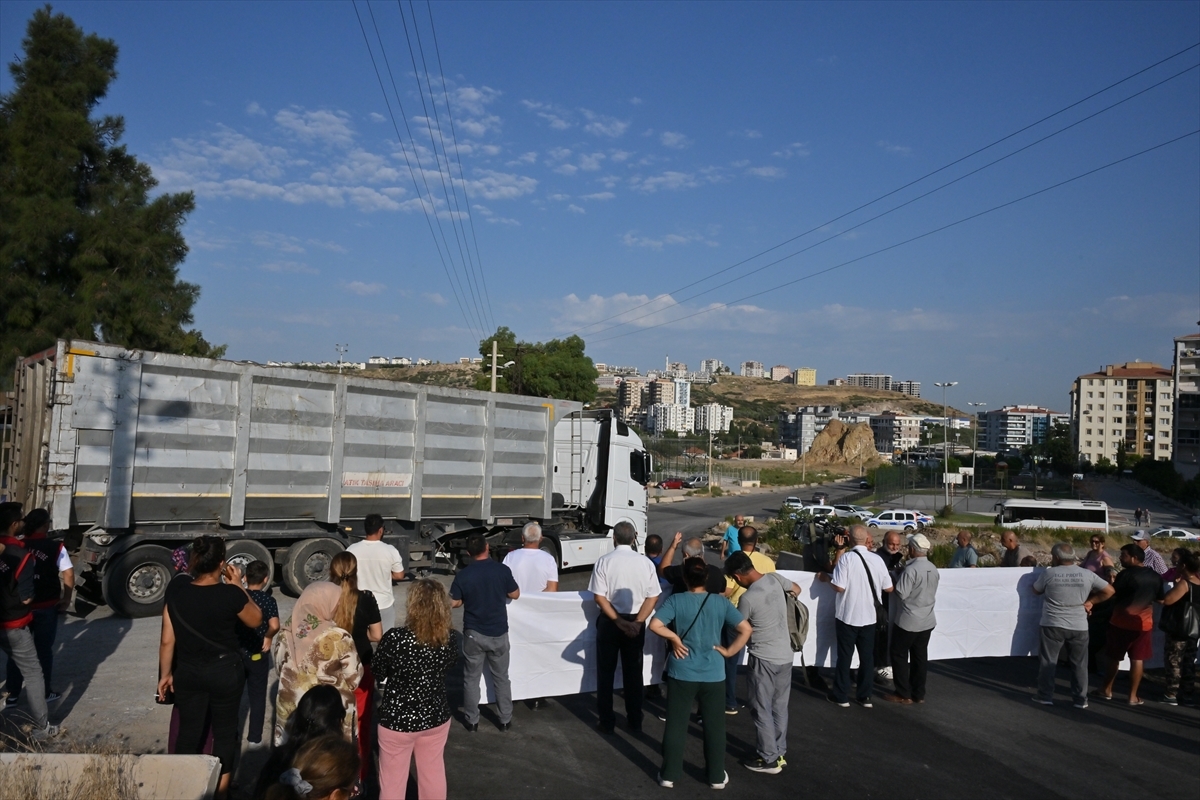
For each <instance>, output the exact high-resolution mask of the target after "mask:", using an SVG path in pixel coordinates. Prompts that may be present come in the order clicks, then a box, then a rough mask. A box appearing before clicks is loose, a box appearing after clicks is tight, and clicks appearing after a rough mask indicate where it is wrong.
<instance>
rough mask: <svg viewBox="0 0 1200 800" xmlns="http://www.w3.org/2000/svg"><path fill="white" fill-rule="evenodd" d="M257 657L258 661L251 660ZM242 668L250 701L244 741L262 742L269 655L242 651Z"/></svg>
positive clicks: (269, 666) (265, 713)
mask: <svg viewBox="0 0 1200 800" xmlns="http://www.w3.org/2000/svg"><path fill="white" fill-rule="evenodd" d="M253 655H257V656H258V660H257V661H256V660H254V659H253ZM242 666H243V667H245V670H246V695H247V699H248V700H249V701H250V721H249V723H248V724H247V726H246V741H248V742H251V743H258V742H261V741H262V732H263V723H264V722H265V721H266V717H267V682H268V680H269V679H270V677H271V654H270V653H255V654H251V653H247V652H245V651H242Z"/></svg>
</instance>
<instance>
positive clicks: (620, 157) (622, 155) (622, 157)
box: [609, 150, 633, 164]
mask: <svg viewBox="0 0 1200 800" xmlns="http://www.w3.org/2000/svg"><path fill="white" fill-rule="evenodd" d="M631 155H633V153H630V152H628V151H626V150H613V151H612V155H610V156H609V158H611V159H612V160H613V161H616V162H617V163H618V164H619V163H621V162H622V161H627V160H628V159H629V157H630V156H631Z"/></svg>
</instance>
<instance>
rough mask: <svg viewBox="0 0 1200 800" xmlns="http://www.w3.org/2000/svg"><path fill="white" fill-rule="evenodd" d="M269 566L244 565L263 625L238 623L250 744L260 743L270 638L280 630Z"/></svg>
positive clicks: (264, 715)
mask: <svg viewBox="0 0 1200 800" xmlns="http://www.w3.org/2000/svg"><path fill="white" fill-rule="evenodd" d="M270 587H271V568H270V567H269V566H268V565H267V564H265V563H264V562H262V561H251V562H250V563H249V564H247V565H246V590H247V591H248V592H249V593H250V599H251V600H253V601H254V602H255V603H256V604H257V605H258V607H259V608H260V609H262V618H263V621H262V624H261V625H259V626H258V627H257V628H254V629H251V628H247V627H246V626H244V625H241V626H239V629H238V638H239V639H240V641H241V645H242V662H243V663H244V664H245V665H246V691H247V692H248V693H249V695H250V723H249V725H248V726H247V728H246V740H247V742H249V744H250V746H251V747H261V746H262V744H263V738H262V733H263V721H264V719H265V717H266V712H267V680H268V678H269V677H270V673H271V640H272V639H273V638H274V637H275V634H277V633H279V606H277V605H276V604H275V598H274V597H272V596H271V588H270Z"/></svg>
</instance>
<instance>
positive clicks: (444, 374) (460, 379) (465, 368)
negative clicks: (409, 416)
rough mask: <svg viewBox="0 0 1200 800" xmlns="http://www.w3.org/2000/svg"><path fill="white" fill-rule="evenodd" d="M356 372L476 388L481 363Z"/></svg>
mask: <svg viewBox="0 0 1200 800" xmlns="http://www.w3.org/2000/svg"><path fill="white" fill-rule="evenodd" d="M334 371H336V370H334ZM354 374H355V375H360V376H362V377H364V378H375V379H382V380H386V381H400V382H402V383H424V384H429V385H432V386H447V387H449V388H451V389H474V388H475V377H476V376H477V375H479V365H478V364H426V365H424V366H420V367H418V366H412V367H382V368H379V369H364V370H359V371H357V372H355V373H354Z"/></svg>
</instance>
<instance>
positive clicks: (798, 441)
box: [779, 406, 838, 453]
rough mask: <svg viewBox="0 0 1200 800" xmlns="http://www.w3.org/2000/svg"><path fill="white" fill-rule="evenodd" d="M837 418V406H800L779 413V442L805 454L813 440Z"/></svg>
mask: <svg viewBox="0 0 1200 800" xmlns="http://www.w3.org/2000/svg"><path fill="white" fill-rule="evenodd" d="M837 418H838V407H837V406H800V407H798V408H797V409H796V410H795V411H781V412H780V413H779V442H780V444H781V445H783V446H784V447H794V448H796V449H797V450H799V451H800V452H801V453H807V452H808V450H809V448H810V447H812V443H813V439H815V438H817V434H818V433H820V432H821V431H823V430H825V426H826V425H828V424H829V421H830V420H832V419H837Z"/></svg>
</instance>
